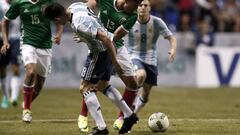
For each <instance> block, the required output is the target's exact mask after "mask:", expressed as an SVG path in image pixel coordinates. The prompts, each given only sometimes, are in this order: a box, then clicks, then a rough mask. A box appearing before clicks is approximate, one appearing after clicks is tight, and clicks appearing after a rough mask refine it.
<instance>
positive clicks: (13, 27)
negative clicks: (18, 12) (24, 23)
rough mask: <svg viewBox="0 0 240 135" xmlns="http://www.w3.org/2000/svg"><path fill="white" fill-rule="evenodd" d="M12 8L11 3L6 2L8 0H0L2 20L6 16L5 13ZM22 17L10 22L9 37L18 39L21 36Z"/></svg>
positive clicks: (0, 16)
mask: <svg viewBox="0 0 240 135" xmlns="http://www.w3.org/2000/svg"><path fill="white" fill-rule="evenodd" d="M9 8H10V4H8V3H7V2H6V0H0V21H2V19H3V18H4V15H5V13H6V12H7V10H8V9H9ZM20 26H21V22H20V18H19V17H18V18H16V19H15V20H12V21H11V22H10V24H9V30H8V37H9V39H10V40H11V39H18V38H20V35H21V34H20ZM0 34H2V33H1V32H0ZM0 36H1V37H2V35H0Z"/></svg>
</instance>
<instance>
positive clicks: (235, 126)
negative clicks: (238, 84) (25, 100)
mask: <svg viewBox="0 0 240 135" xmlns="http://www.w3.org/2000/svg"><path fill="white" fill-rule="evenodd" d="M121 92H122V91H121ZM97 96H98V98H99V101H100V104H101V108H102V113H103V115H104V118H105V120H106V123H107V125H108V129H109V130H110V135H117V134H118V132H117V131H115V130H114V129H113V128H112V124H113V122H114V120H115V119H116V117H117V114H118V110H117V108H116V107H115V106H113V104H112V103H111V102H110V101H109V100H108V99H107V98H106V97H104V96H103V95H102V94H101V93H98V94H97ZM21 99H22V96H21ZM80 107H81V96H80V94H79V91H78V90H76V89H75V90H74V89H63V90H56V89H51V90H46V89H44V90H43V92H42V93H41V95H40V96H39V97H38V98H37V100H36V101H34V103H33V106H32V112H33V121H32V123H31V124H25V123H23V122H22V121H21V115H22V113H21V112H22V110H21V107H20V105H18V107H17V108H14V107H10V108H9V109H0V135H80V134H83V133H80V132H79V130H78V127H77V118H78V115H79V111H80ZM158 111H160V112H164V113H165V114H166V115H167V116H168V117H169V120H170V127H169V129H168V130H167V131H166V132H164V133H152V132H151V131H150V130H149V129H148V128H147V120H148V117H149V116H150V115H151V114H152V113H154V112H158ZM239 114H240V89H239V88H235V89H233V88H219V89H196V88H155V89H153V90H152V93H151V95H150V101H149V103H148V104H147V106H146V107H145V108H143V110H141V112H140V113H139V114H138V116H139V118H140V121H139V122H138V123H137V125H135V126H134V127H133V129H132V132H131V133H130V134H131V135H157V134H160V135H240V115H239ZM89 118H90V117H89ZM89 125H90V126H91V127H94V126H95V124H94V122H93V120H92V119H91V118H90V119H89ZM83 135H84V134H83Z"/></svg>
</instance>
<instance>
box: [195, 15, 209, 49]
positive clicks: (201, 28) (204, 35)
mask: <svg viewBox="0 0 240 135" xmlns="http://www.w3.org/2000/svg"><path fill="white" fill-rule="evenodd" d="M195 40H196V42H195V43H196V47H198V46H200V45H205V46H213V45H214V32H213V29H212V26H211V25H210V23H209V20H207V19H203V20H201V21H200V22H199V24H198V28H197V31H196V33H195Z"/></svg>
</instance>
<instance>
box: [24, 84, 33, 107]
mask: <svg viewBox="0 0 240 135" xmlns="http://www.w3.org/2000/svg"><path fill="white" fill-rule="evenodd" d="M32 95H33V86H27V85H24V87H23V97H24V109H29V110H30V108H31V103H32Z"/></svg>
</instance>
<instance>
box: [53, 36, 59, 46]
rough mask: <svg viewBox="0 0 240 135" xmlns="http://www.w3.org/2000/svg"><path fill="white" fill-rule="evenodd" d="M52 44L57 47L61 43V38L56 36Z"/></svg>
mask: <svg viewBox="0 0 240 135" xmlns="http://www.w3.org/2000/svg"><path fill="white" fill-rule="evenodd" d="M53 43H55V44H57V45H60V43H61V36H58V35H56V36H54V37H53Z"/></svg>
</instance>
